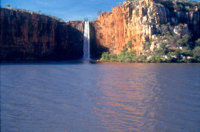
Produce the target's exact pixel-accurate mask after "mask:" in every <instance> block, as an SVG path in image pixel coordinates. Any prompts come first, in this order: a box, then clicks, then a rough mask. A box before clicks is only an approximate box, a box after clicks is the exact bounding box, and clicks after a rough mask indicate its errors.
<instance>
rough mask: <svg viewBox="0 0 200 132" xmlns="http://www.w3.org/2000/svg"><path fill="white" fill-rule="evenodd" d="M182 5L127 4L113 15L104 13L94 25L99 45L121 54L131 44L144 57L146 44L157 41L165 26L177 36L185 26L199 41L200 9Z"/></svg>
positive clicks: (142, 0) (148, 0) (150, 0)
mask: <svg viewBox="0 0 200 132" xmlns="http://www.w3.org/2000/svg"><path fill="white" fill-rule="evenodd" d="M181 4H182V3H178V2H170V1H165V2H160V3H158V2H155V1H153V0H140V1H134V2H124V4H123V5H122V6H118V7H114V8H113V10H112V12H105V13H102V14H101V15H100V16H99V17H98V18H97V20H96V21H94V22H93V25H94V29H95V36H96V44H97V45H102V46H105V47H107V48H109V51H110V52H111V53H114V54H118V53H120V52H121V51H122V50H123V48H124V47H125V46H126V45H127V43H128V42H129V43H131V44H132V48H133V49H134V50H135V51H136V52H137V53H142V52H144V44H145V43H146V42H147V41H149V40H154V39H156V38H157V36H158V34H159V30H160V29H161V26H163V25H169V26H167V28H169V29H170V30H172V31H174V32H175V30H176V28H177V26H178V25H179V24H183V25H184V24H185V28H186V30H189V31H190V32H191V33H193V35H194V36H195V37H196V38H198V37H200V10H199V7H197V6H196V5H195V4H188V5H181ZM175 33H176V32H175ZM156 43H159V42H156V41H155V45H156Z"/></svg>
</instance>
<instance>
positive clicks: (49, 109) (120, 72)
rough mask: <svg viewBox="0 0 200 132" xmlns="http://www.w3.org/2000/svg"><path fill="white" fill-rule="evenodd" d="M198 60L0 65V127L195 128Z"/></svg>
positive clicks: (150, 131) (79, 130)
mask: <svg viewBox="0 0 200 132" xmlns="http://www.w3.org/2000/svg"><path fill="white" fill-rule="evenodd" d="M199 66H200V65H193V64H192V65H187V64H181V65H176V64H97V65H96V64H90V63H84V64H82V63H69V64H63V63H62V64H38V65H37V64H34V65H31V64H26V65H21V64H19V65H1V68H0V70H1V71H0V72H1V74H0V77H1V101H2V102H1V103H2V104H1V121H2V122H1V123H2V124H1V125H2V126H1V127H2V129H1V131H2V132H7V131H8V132H10V131H11V132H18V131H20V132H27V131H36V132H40V131H42V132H49V131H53V132H104V131H105V132H112V131H114V132H118V131H120V132H126V131H131V132H132V131H141V132H160V131H161V132H163V131H164V132H165V131H166V132H168V131H176V132H179V131H180V132H188V131H194V132H196V131H199V130H200V125H199V124H200V102H199V100H200V83H199V82H200V74H199V73H200V68H199Z"/></svg>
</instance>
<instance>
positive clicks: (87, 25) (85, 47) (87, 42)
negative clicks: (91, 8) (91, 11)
mask: <svg viewBox="0 0 200 132" xmlns="http://www.w3.org/2000/svg"><path fill="white" fill-rule="evenodd" d="M83 59H84V60H90V23H89V21H85V25H84V43H83Z"/></svg>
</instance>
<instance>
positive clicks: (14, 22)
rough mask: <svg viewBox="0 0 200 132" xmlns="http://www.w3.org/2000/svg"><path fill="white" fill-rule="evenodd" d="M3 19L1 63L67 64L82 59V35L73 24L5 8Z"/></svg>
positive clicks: (0, 47)
mask: <svg viewBox="0 0 200 132" xmlns="http://www.w3.org/2000/svg"><path fill="white" fill-rule="evenodd" d="M0 18H1V26H0V27H1V35H0V37H1V40H0V62H30V61H33V62H34V61H37V62H38V61H65V60H75V59H81V58H82V56H83V50H82V49H83V32H82V31H80V30H78V29H76V28H75V27H73V26H72V25H70V24H67V23H65V22H62V21H59V20H56V19H54V18H52V17H49V16H46V15H41V14H35V13H33V14H32V13H30V12H25V11H23V12H22V11H17V10H11V9H5V8H1V16H0ZM78 23H79V24H81V26H83V24H82V23H81V22H78Z"/></svg>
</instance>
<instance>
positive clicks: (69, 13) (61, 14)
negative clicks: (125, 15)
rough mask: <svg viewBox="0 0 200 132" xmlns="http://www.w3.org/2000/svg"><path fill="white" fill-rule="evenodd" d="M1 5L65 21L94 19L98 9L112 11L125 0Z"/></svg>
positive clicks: (19, 0) (20, 0) (21, 0)
mask: <svg viewBox="0 0 200 132" xmlns="http://www.w3.org/2000/svg"><path fill="white" fill-rule="evenodd" d="M0 1H1V6H2V7H5V4H7V3H8V4H10V6H11V7H15V8H23V9H27V10H31V11H36V12H37V11H39V10H40V11H41V13H44V14H49V15H52V16H56V17H58V18H61V19H63V20H65V21H67V20H84V18H88V19H89V20H93V19H96V18H97V16H98V15H97V12H98V11H100V10H101V11H111V10H112V7H114V6H117V5H119V3H120V2H121V3H122V2H123V1H125V0H0Z"/></svg>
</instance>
